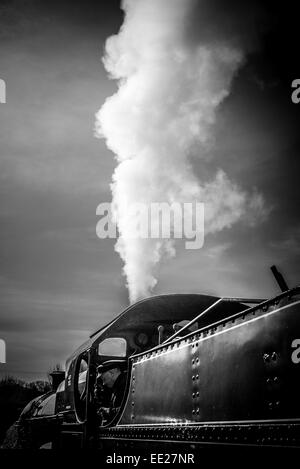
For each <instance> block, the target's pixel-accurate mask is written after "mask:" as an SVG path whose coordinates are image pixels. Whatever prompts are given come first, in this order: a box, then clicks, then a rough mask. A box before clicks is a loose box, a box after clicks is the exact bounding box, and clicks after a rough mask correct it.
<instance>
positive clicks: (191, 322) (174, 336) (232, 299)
mask: <svg viewBox="0 0 300 469" xmlns="http://www.w3.org/2000/svg"><path fill="white" fill-rule="evenodd" d="M226 301H227V302H233V301H237V302H243V303H257V304H259V303H263V302H264V301H266V300H265V299H262V298H219V299H218V300H217V301H215V302H214V303H213V304H212V305H210V306H209V307H208V308H206V309H205V310H204V311H202V312H201V313H200V314H198V316H196V317H195V318H194V319H192V320H191V321H190V322H188V323H187V324H186V325H185V326H183V327H182V328H181V329H179V330H178V331H177V332H175V334H173V335H171V336H170V337H168V338H167V339H166V340H165V341H164V342H163V344H167V343H168V342H171V341H172V340H174V339H175V338H176V337H177V336H178V335H180V334H181V333H182V332H183V331H184V330H186V329H188V328H189V327H191V326H192V325H193V324H194V323H195V322H197V321H198V319H200V318H201V317H202V316H204V314H206V313H208V312H209V311H211V310H212V309H214V308H215V307H216V306H217V305H218V304H220V303H222V302H224V303H225V302H226Z"/></svg>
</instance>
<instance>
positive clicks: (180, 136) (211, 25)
mask: <svg viewBox="0 0 300 469" xmlns="http://www.w3.org/2000/svg"><path fill="white" fill-rule="evenodd" d="M209 1H210V2H211V3H209ZM209 1H201V0H199V1H196V0H125V1H123V4H122V8H123V9H124V11H125V19H124V23H123V25H122V28H121V30H120V32H119V33H118V34H117V35H115V36H112V37H110V38H109V39H108V40H107V42H106V55H105V58H104V64H105V67H106V69H107V71H108V72H109V73H110V75H111V77H112V78H114V79H117V80H118V84H119V87H118V91H117V92H116V93H115V94H114V95H113V96H111V97H109V98H108V99H107V100H106V102H105V103H104V105H103V106H102V108H101V109H100V110H99V112H98V113H97V120H96V133H97V134H98V136H101V137H104V138H105V139H106V142H107V146H108V147H109V148H110V149H111V150H112V151H113V152H114V153H115V155H116V158H117V161H118V166H117V167H116V169H115V172H114V174H113V182H112V185H111V189H112V197H113V204H114V210H115V217H116V221H117V225H118V230H119V234H120V236H119V239H118V241H117V243H116V246H115V249H116V251H117V252H118V253H119V254H120V256H121V258H122V259H123V261H124V273H125V275H126V278H127V285H128V288H129V296H130V301H131V302H132V301H135V300H137V299H140V298H142V297H145V296H148V295H149V294H150V293H151V290H152V289H153V287H154V286H155V284H156V283H157V280H156V278H155V277H154V275H155V274H154V272H155V267H156V266H157V264H158V263H159V261H160V259H161V258H162V256H174V255H175V245H174V241H170V240H166V239H134V240H132V239H131V240H130V239H129V238H128V236H127V233H128V232H129V231H130V227H131V225H132V224H133V223H135V220H133V219H132V217H131V216H130V215H129V212H128V210H127V207H128V205H131V204H132V203H135V202H143V203H146V204H150V203H151V202H168V203H172V202H182V203H183V202H193V201H198V202H204V203H205V234H206V235H207V233H209V232H211V233H212V232H216V231H219V230H222V229H223V228H225V227H230V226H231V225H232V224H233V223H235V222H237V221H238V220H239V219H241V217H243V216H244V215H245V213H246V212H247V215H249V210H251V212H252V213H253V211H254V212H260V211H262V210H263V200H262V198H261V196H260V195H259V194H254V195H252V196H251V195H249V194H247V193H245V192H244V191H242V190H241V189H240V188H239V187H238V186H237V185H236V184H234V183H232V182H231V181H230V179H229V178H228V176H227V175H226V174H225V173H224V172H223V171H222V170H216V174H215V177H214V178H213V179H211V180H209V181H200V180H199V178H197V177H196V176H195V175H194V174H193V168H192V165H191V163H190V160H189V156H190V152H191V148H192V147H193V153H194V152H195V145H197V154H198V158H199V159H200V160H201V158H203V156H202V155H203V153H204V149H206V150H207V146H208V145H209V142H210V139H211V135H212V131H213V125H214V122H215V119H216V111H217V108H218V106H219V105H220V103H221V102H222V101H223V100H224V98H225V97H226V96H227V95H228V94H229V92H230V85H231V82H232V79H233V77H234V75H235V73H236V71H237V70H238V68H239V66H240V65H241V63H242V62H243V60H244V55H245V51H246V48H247V47H248V44H246V41H245V40H244V39H243V34H244V32H245V31H244V29H245V25H243V27H242V28H241V29H242V31H243V34H242V33H240V32H239V31H232V28H231V25H230V21H228V18H223V17H222V15H221V16H220V14H219V16H218V18H217V17H216V14H214V11H213V10H212V9H211V5H212V4H214V7H215V6H216V5H215V3H216V2H213V0H209ZM208 5H210V6H208ZM216 11H218V10H217V9H216ZM229 14H230V13H229ZM232 18H233V21H232V25H233V27H235V26H236V29H238V28H240V22H239V21H237V17H236V16H235V17H234V15H233V16H232ZM218 25H219V27H218ZM222 25H225V26H224V28H223V30H222ZM217 27H218V28H217ZM216 28H217V29H216Z"/></svg>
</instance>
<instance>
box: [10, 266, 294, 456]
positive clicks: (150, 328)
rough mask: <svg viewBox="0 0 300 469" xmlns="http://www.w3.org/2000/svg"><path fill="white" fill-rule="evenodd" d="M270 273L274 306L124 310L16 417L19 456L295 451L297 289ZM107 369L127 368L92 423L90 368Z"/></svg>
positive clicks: (196, 298)
mask: <svg viewBox="0 0 300 469" xmlns="http://www.w3.org/2000/svg"><path fill="white" fill-rule="evenodd" d="M274 273H275V274H276V276H277V279H278V281H279V283H280V285H281V289H282V290H283V291H282V292H281V293H280V294H279V295H278V296H276V297H274V298H272V299H267V300H266V299H253V298H244V299H240V298H218V297H214V296H208V295H200V294H171V295H160V296H154V297H151V298H147V299H144V300H142V301H139V302H138V303H136V304H134V305H131V306H130V307H128V308H127V309H126V310H125V311H123V312H122V313H121V314H120V315H119V316H118V317H116V318H115V319H114V320H113V321H111V322H110V323H109V324H107V325H106V326H105V327H103V328H101V329H100V330H98V331H96V332H95V333H93V334H92V335H91V336H90V337H89V339H88V340H87V342H85V343H84V344H83V345H82V346H81V347H79V348H78V349H77V350H76V352H75V353H73V354H72V355H71V357H70V358H69V359H68V360H67V362H66V371H65V373H61V372H57V373H56V374H55V373H54V374H53V379H54V381H55V380H56V378H58V381H60V380H61V382H60V384H59V385H58V387H57V389H56V390H53V391H52V392H50V393H48V394H46V395H44V396H42V397H39V398H37V399H35V400H34V401H32V402H31V403H29V404H28V406H27V407H26V408H25V409H24V410H23V412H22V414H21V417H20V419H19V421H18V424H17V425H18V427H19V444H20V446H21V447H33V448H40V447H45V446H46V445H48V446H51V447H52V448H66V447H67V448H78V447H81V448H98V449H102V450H103V451H106V452H111V453H112V452H113V451H117V452H118V453H121V454H122V453H123V454H125V453H126V452H129V453H130V451H135V453H136V452H139V451H144V452H145V451H149V452H152V453H153V452H155V451H157V450H158V449H161V450H162V451H165V452H166V451H168V452H173V453H174V451H175V450H176V448H178V446H180V450H181V452H183V451H186V452H189V453H190V452H191V449H192V451H194V452H195V451H198V449H200V448H203V447H204V446H207V445H216V446H226V445H243V446H267V447H270V446H275V447H300V399H299V382H300V380H299V369H300V287H297V288H293V289H288V288H287V286H286V284H285V282H284V280H283V278H282V277H281V278H280V274H279V273H278V271H277V273H276V271H275V270H274ZM108 360H112V361H114V360H116V361H120V360H122V361H123V362H124V363H125V368H126V370H125V371H126V375H127V380H126V386H125V388H124V392H123V399H122V404H121V405H120V407H119V408H118V409H117V411H116V412H115V414H114V416H113V418H112V419H111V420H108V421H103V420H102V421H100V420H99V418H98V417H97V416H98V413H97V412H98V407H99V405H101V402H100V403H99V402H98V401H97V400H96V399H95V388H96V387H97V385H99V383H98V380H97V368H98V367H99V366H101V364H103V363H104V362H106V361H108ZM54 384H55V383H54ZM55 387H56V386H55ZM177 452H178V451H177Z"/></svg>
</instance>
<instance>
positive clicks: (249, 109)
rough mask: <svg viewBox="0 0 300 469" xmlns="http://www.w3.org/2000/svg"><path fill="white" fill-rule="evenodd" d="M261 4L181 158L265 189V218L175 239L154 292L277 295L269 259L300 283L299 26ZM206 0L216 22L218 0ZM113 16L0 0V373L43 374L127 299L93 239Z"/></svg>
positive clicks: (105, 153) (104, 152)
mask: <svg viewBox="0 0 300 469" xmlns="http://www.w3.org/2000/svg"><path fill="white" fill-rule="evenodd" d="M231 3H232V6H233V7H234V5H235V2H234V1H232V2H231ZM246 3H247V2H246ZM260 3H261V5H262V7H261V8H262V10H263V12H262V14H261V16H260V17H259V18H260V19H259V20H257V23H256V28H257V31H259V33H257V43H256V44H255V47H254V48H253V49H252V50H251V51H250V52H249V53H248V54H247V56H246V60H245V61H244V63H243V65H242V66H241V67H240V68H239V70H238V72H237V73H236V75H235V76H234V78H233V82H232V84H231V90H230V93H229V95H228V96H227V97H226V98H225V99H224V100H223V101H222V103H221V105H220V106H219V107H218V109H217V113H216V122H215V125H214V131H213V143H212V146H211V147H210V150H209V154H208V155H207V160H206V163H205V165H203V162H201V161H200V162H199V160H197V158H194V159H193V155H191V161H192V164H193V171H194V174H195V176H196V177H197V176H198V175H200V174H201V177H202V179H203V177H204V178H205V174H206V172H207V174H209V172H210V171H212V170H213V171H216V170H217V169H219V168H221V169H222V170H224V171H225V172H226V174H227V175H228V176H229V177H230V179H231V180H232V181H234V182H235V183H236V184H237V185H238V186H239V187H240V188H242V190H245V191H249V192H252V191H257V192H258V193H260V194H262V196H263V200H264V207H265V216H264V217H262V219H261V220H259V221H258V222H256V223H251V220H250V218H251V217H250V215H249V217H247V216H245V217H244V219H241V220H240V221H238V222H237V223H235V224H233V225H232V226H230V227H228V228H225V229H223V230H222V231H219V232H215V233H211V234H208V235H207V236H206V237H205V241H204V246H203V248H201V249H199V250H197V251H191V250H190V251H189V250H186V249H185V248H184V244H183V243H179V244H178V247H177V255H176V257H175V258H172V259H168V260H163V261H162V262H161V263H160V264H159V265H158V266H157V272H156V276H157V278H158V283H157V285H156V287H155V288H154V290H153V294H161V293H171V292H177V293H181V292H190V293H205V294H214V295H216V296H246V297H251V296H253V297H262V298H267V297H269V296H274V295H275V294H277V293H278V292H279V289H278V286H277V285H276V283H275V281H274V279H273V277H272V274H271V272H270V266H271V265H273V264H276V265H277V267H278V268H279V270H280V271H281V272H282V273H283V274H284V275H285V278H286V280H287V283H288V285H289V286H291V287H292V286H296V285H297V284H299V279H300V275H299V274H300V269H299V263H298V260H299V254H300V221H299V209H298V207H299V199H300V197H299V184H298V172H299V171H298V170H299V159H298V155H299V149H300V138H299V135H298V127H299V113H300V103H299V105H297V104H294V103H292V100H291V93H292V88H291V83H292V81H293V80H294V79H295V78H300V70H299V65H298V63H297V62H298V60H297V41H296V31H297V24H296V17H295V15H293V10H292V7H291V8H288V3H287V4H285V8H284V10H283V9H282V8H281V9H279V8H278V9H277V7H276V6H275V5H274V4H273V5H271V2H260ZM214 4H215V8H212V10H211V11H210V14H211V16H212V24H216V28H217V27H218V21H219V18H220V17H221V16H222V15H221V13H220V12H221V11H222V2H220V1H217V0H216V1H215V2H214ZM249 4H250V3H249ZM251 4H252V5H253V2H252V3H251ZM254 4H256V2H254ZM223 8H224V7H223ZM253 8H254V7H253ZM232 11H234V9H233V10H232ZM199 14H201V9H200V13H199ZM245 14H246V13H245ZM241 18H243V14H242V16H241ZM214 19H215V23H214ZM122 21H123V12H122V11H121V9H120V4H119V2H118V1H117V0H116V1H115V0H106V1H104V0H103V1H98V2H93V1H85V2H83V1H79V0H78V1H72V2H71V1H69V0H68V1H67V0H61V1H60V2H58V1H53V2H51V3H50V2H49V4H48V5H46V2H40V1H37V0H11V1H8V0H7V1H2V2H1V3H0V78H2V79H4V80H5V82H6V87H7V102H6V104H0V194H1V195H0V224H1V230H0V260H1V262H0V338H1V339H4V340H5V341H6V346H7V363H6V364H5V365H4V364H0V374H1V375H7V374H10V375H14V376H17V377H19V378H22V379H26V380H31V379H40V378H44V377H46V374H47V372H48V371H49V370H50V369H51V367H53V366H54V365H56V364H57V363H61V364H62V365H63V364H64V362H65V360H66V358H67V357H68V356H69V355H70V354H71V353H72V352H73V350H74V349H76V348H77V347H78V346H79V345H80V344H81V343H82V342H83V341H85V340H86V339H87V337H88V335H89V334H90V333H91V332H92V331H94V330H95V329H97V328H98V327H100V326H102V325H105V324H106V323H107V322H108V321H109V320H111V319H112V318H113V317H115V316H116V315H117V314H119V312H120V311H121V310H122V309H124V308H125V307H126V306H127V305H128V291H127V288H126V280H125V278H124V276H123V274H122V268H123V261H122V260H121V259H120V257H119V254H118V253H117V252H115V250H114V244H115V240H113V239H104V240H100V239H99V238H98V237H97V235H96V224H97V221H98V219H99V218H98V217H97V215H96V208H97V206H98V205H99V204H100V203H101V202H109V201H111V191H110V183H111V180H112V174H113V172H114V170H115V168H116V165H117V162H116V159H115V158H114V155H113V153H112V151H111V150H109V149H108V148H107V146H106V142H105V140H104V139H99V138H96V137H95V130H94V129H95V114H96V113H97V111H98V110H99V109H100V108H101V106H102V105H103V104H104V102H105V100H106V99H107V98H108V97H109V96H111V95H113V94H114V93H116V91H117V82H116V80H112V79H111V78H110V77H109V76H108V73H107V71H106V70H105V68H104V65H103V62H102V60H101V58H102V56H103V53H104V46H105V40H106V39H107V38H108V37H109V36H111V35H113V34H117V33H118V31H119V29H120V26H121V24H122ZM197 27H198V26H197V25H194V28H195V31H197ZM211 34H213V31H212V32H211ZM137 40H138V39H137ZM193 151H194V153H195V154H196V153H197V148H194V150H193ZM199 177H200V176H199ZM246 215H247V214H246Z"/></svg>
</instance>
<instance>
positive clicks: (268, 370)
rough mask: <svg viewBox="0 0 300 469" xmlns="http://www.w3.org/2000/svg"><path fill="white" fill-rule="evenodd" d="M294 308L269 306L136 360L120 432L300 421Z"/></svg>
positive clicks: (299, 328) (298, 328)
mask: <svg viewBox="0 0 300 469" xmlns="http://www.w3.org/2000/svg"><path fill="white" fill-rule="evenodd" d="M299 314H300V312H299V302H295V303H292V304H290V305H288V304H285V303H281V304H280V305H276V304H275V303H274V304H270V305H267V306H266V307H264V308H262V309H259V308H257V309H255V310H254V311H253V313H251V314H250V315H247V314H246V315H240V316H239V317H238V318H234V319H233V320H232V321H230V322H226V323H224V324H219V325H217V326H216V327H214V328H212V329H210V330H206V331H204V332H202V333H195V334H194V335H191V336H189V338H188V339H186V340H181V341H177V343H175V344H171V345H168V346H165V347H161V348H160V349H157V350H155V351H153V352H150V353H148V354H145V355H144V356H140V357H138V358H136V359H134V360H133V369H132V377H131V386H130V391H129V398H128V401H127V405H126V408H125V410H124V413H123V416H122V418H121V421H120V422H119V424H120V425H128V424H144V425H147V424H169V423H179V424H183V423H189V422H190V423H191V422H193V423H197V422H200V423H201V422H202V423H204V422H233V421H256V420H264V421H267V420H278V419H279V420H280V419H295V418H300V406H299V390H298V388H297V382H298V379H297V378H298V376H299V369H300V364H299V365H298V366H297V364H295V363H293V362H292V360H291V354H292V352H293V350H292V348H291V344H292V341H293V340H294V339H295V338H297V337H299V338H300V316H299Z"/></svg>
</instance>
